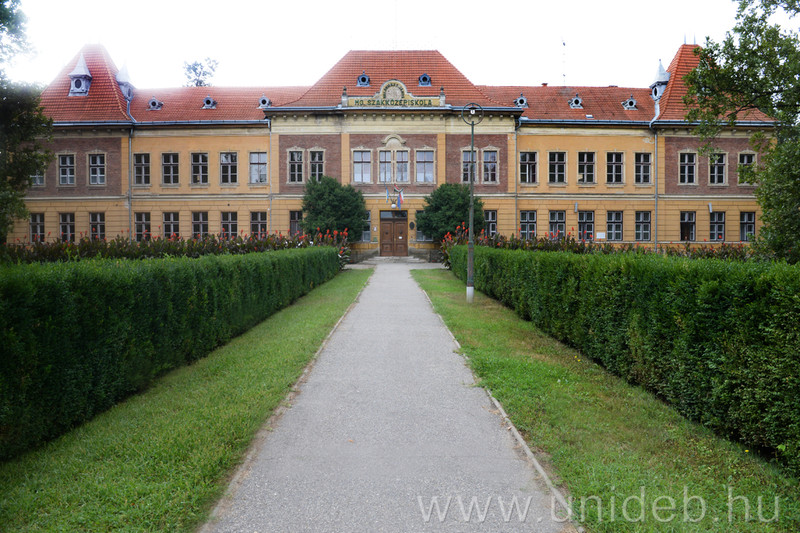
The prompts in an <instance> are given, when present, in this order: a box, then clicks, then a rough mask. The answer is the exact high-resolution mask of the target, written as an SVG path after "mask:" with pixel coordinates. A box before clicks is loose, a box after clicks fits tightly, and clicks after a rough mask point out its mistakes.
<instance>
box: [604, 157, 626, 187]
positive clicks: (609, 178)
mask: <svg viewBox="0 0 800 533" xmlns="http://www.w3.org/2000/svg"><path fill="white" fill-rule="evenodd" d="M606 183H622V152H609V153H607V154H606Z"/></svg>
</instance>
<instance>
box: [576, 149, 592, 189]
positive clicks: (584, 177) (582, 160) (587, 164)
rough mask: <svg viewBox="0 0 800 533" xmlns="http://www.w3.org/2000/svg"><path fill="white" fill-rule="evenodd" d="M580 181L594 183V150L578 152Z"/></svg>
mask: <svg viewBox="0 0 800 533" xmlns="http://www.w3.org/2000/svg"><path fill="white" fill-rule="evenodd" d="M578 183H594V152H578Z"/></svg>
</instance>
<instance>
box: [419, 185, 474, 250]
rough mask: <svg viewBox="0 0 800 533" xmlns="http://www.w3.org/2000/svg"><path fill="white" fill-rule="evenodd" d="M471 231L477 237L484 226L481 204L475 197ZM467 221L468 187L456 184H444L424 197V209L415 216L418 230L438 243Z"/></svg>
mask: <svg viewBox="0 0 800 533" xmlns="http://www.w3.org/2000/svg"><path fill="white" fill-rule="evenodd" d="M473 208H474V216H473V218H474V220H473V223H474V224H475V227H474V228H473V231H474V232H475V234H476V235H477V234H478V233H480V232H481V230H482V229H483V228H484V226H485V222H484V219H483V202H481V200H480V198H478V197H475V204H474V206H473ZM468 220H469V187H468V186H467V185H462V184H456V183H445V184H443V185H440V186H439V187H437V188H436V189H435V190H434V191H433V192H432V193H431V194H430V195H429V196H426V197H425V209H424V210H423V211H422V213H420V214H418V215H417V227H418V228H419V230H420V231H421V232H422V233H424V234H425V235H427V236H428V237H432V238H433V240H434V242H440V241H441V240H442V239H444V236H445V235H446V234H447V233H448V232H450V233H455V231H456V227H457V226H459V225H461V223H463V222H467V221H468Z"/></svg>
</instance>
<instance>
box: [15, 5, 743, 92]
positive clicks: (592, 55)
mask: <svg viewBox="0 0 800 533" xmlns="http://www.w3.org/2000/svg"><path fill="white" fill-rule="evenodd" d="M21 6H22V11H23V12H24V13H25V15H26V16H27V17H28V25H27V35H28V41H29V42H30V43H31V44H32V45H33V46H34V48H35V50H36V52H35V55H31V56H28V57H22V58H19V60H18V61H16V62H15V64H14V65H12V66H11V68H9V69H8V70H7V72H8V74H9V75H10V77H11V78H12V79H15V80H17V81H28V82H38V83H42V84H47V83H49V82H51V81H52V80H53V79H54V78H55V77H56V76H57V75H58V73H59V72H60V71H61V69H62V68H63V67H64V66H65V65H66V64H67V63H68V62H69V61H70V60H71V59H72V57H73V56H75V55H76V54H77V53H78V51H79V50H80V49H81V47H83V45H85V44H89V43H100V44H103V45H104V46H105V47H106V49H107V50H108V51H109V53H110V55H111V57H112V59H113V60H114V62H115V63H116V65H117V67H119V68H121V67H122V66H123V65H124V64H127V67H128V72H129V74H130V78H131V81H132V82H133V84H134V86H136V87H139V88H157V87H175V86H181V85H184V83H185V78H184V75H183V62H184V61H190V62H191V61H195V60H201V59H203V58H205V57H211V58H212V59H216V60H217V61H218V62H219V67H218V68H217V72H216V75H215V76H214V78H213V79H212V80H211V83H212V84H213V85H217V86H282V85H311V84H312V83H314V82H315V81H316V80H317V79H319V78H320V77H321V76H322V75H323V74H325V72H327V71H328V69H330V68H331V67H332V66H333V64H334V63H335V62H336V61H337V60H339V59H340V58H341V57H342V56H343V55H344V54H345V53H346V52H347V51H349V50H364V49H370V50H411V49H436V50H439V51H440V52H441V53H442V54H444V56H445V57H446V58H448V59H449V60H450V62H451V63H453V64H454V65H455V66H456V68H458V69H459V70H461V72H462V73H463V74H465V75H466V76H467V78H469V79H470V80H471V81H472V82H473V83H476V84H484V85H539V84H541V83H543V82H547V83H549V84H551V85H561V84H563V83H564V80H565V75H566V84H567V85H594V86H604V85H619V86H622V87H625V86H631V87H647V86H648V85H650V83H651V82H652V81H653V78H654V77H655V74H656V69H657V67H658V60H659V59H661V60H662V61H663V63H664V66H665V67H667V66H668V65H669V62H670V60H671V59H672V57H673V56H674V55H675V52H676V51H677V50H678V47H679V46H680V45H681V44H683V43H684V42H686V43H690V44H691V43H694V42H697V43H698V44H702V43H703V42H704V41H705V37H706V36H707V35H708V36H711V37H712V38H713V39H714V40H717V41H719V40H721V39H722V38H723V37H724V35H725V32H726V31H727V30H729V29H730V28H731V27H732V26H733V24H734V19H735V14H736V6H737V2H734V1H732V0H648V1H642V0H567V1H565V0H560V1H559V0H555V1H554V0H544V1H543V0H484V1H480V2H479V1H475V0H462V1H449V0H448V1H435V0H427V1H426V0H377V1H374V0H373V1H363V0H362V1H350V2H347V1H341V0H280V1H275V0H260V1H255V0H224V1H214V2H209V1H207V0H195V1H187V0H133V1H130V0H128V1H121V0H22V2H21ZM563 43H565V44H563Z"/></svg>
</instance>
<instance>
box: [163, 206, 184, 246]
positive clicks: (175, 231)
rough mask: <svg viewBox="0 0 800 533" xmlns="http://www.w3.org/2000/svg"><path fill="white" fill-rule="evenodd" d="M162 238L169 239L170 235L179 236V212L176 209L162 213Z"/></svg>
mask: <svg viewBox="0 0 800 533" xmlns="http://www.w3.org/2000/svg"><path fill="white" fill-rule="evenodd" d="M163 216H164V224H163V228H164V238H165V239H170V238H172V237H180V235H181V227H180V213H178V212H177V211H170V212H167V213H164V215H163Z"/></svg>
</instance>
